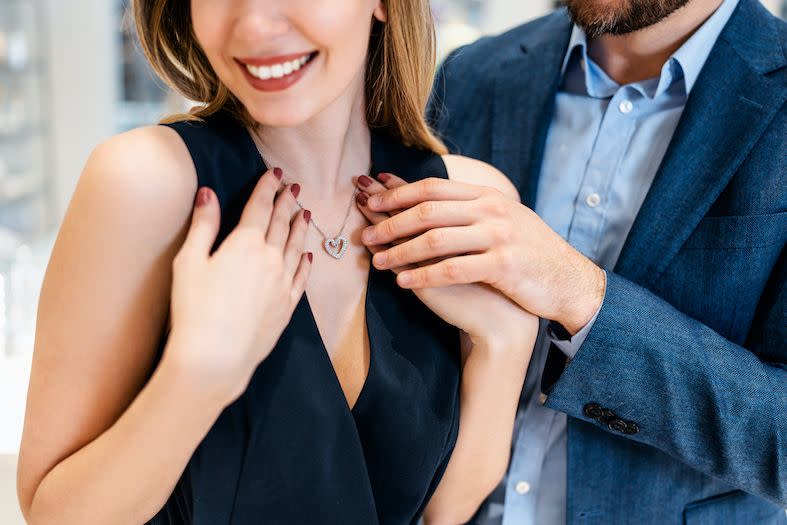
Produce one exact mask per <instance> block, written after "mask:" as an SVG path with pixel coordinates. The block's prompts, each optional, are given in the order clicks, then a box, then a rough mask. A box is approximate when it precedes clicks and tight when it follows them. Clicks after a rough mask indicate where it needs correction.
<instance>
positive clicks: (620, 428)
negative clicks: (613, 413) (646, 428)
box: [607, 418, 628, 434]
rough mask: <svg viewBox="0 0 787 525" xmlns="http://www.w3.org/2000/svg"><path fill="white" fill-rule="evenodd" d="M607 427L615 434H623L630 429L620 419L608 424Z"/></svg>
mask: <svg viewBox="0 0 787 525" xmlns="http://www.w3.org/2000/svg"><path fill="white" fill-rule="evenodd" d="M607 426H608V427H609V428H610V430H614V431H615V432H620V433H621V434H622V433H625V432H626V429H627V428H628V425H627V424H626V422H625V421H623V420H622V419H620V418H615V419H613V420H612V421H610V422H609V423H608V424H607Z"/></svg>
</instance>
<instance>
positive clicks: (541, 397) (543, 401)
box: [538, 392, 549, 405]
mask: <svg viewBox="0 0 787 525" xmlns="http://www.w3.org/2000/svg"><path fill="white" fill-rule="evenodd" d="M548 399H549V396H548V395H546V394H544V393H543V392H542V393H540V394H538V404H539V405H545V404H546V402H547V400H548Z"/></svg>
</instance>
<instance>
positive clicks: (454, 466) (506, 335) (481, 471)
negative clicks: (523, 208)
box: [424, 155, 538, 525]
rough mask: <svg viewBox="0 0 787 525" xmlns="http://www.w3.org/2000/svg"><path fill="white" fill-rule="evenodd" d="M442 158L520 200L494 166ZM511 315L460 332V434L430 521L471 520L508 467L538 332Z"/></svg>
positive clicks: (457, 171)
mask: <svg viewBox="0 0 787 525" xmlns="http://www.w3.org/2000/svg"><path fill="white" fill-rule="evenodd" d="M443 160H444V162H445V164H446V168H447V171H448V174H449V178H450V179H451V180H454V181H458V182H462V183H466V184H475V185H477V186H488V187H491V188H494V189H496V190H498V191H500V192H501V193H502V194H503V195H505V196H506V197H509V198H511V199H512V200H515V201H517V202H519V200H520V199H519V193H518V192H517V190H516V188H515V187H514V185H513V184H511V182H510V181H509V180H508V178H507V177H506V176H505V175H504V174H502V173H501V172H500V171H498V170H496V169H495V168H493V167H492V166H490V165H488V164H486V163H484V162H480V161H477V160H474V159H469V158H467V157H461V156H456V155H446V156H444V157H443ZM477 286H478V285H477ZM511 306H512V309H515V307H514V306H513V304H512V305H511ZM508 313H510V315H511V317H509V318H508V319H510V320H509V321H508V324H509V326H508V327H507V328H505V329H497V330H495V332H496V333H495V334H494V336H493V337H489V338H485V339H483V340H481V339H476V340H475V341H473V340H471V338H470V337H469V336H468V335H467V334H464V333H463V334H462V358H463V361H464V366H463V370H462V383H461V392H460V419H459V436H458V437H457V442H456V446H455V447H454V451H453V453H452V455H451V459H450V460H449V463H448V466H447V468H446V471H445V473H444V474H443V478H442V480H441V481H440V484H439V485H438V487H437V490H436V491H435V493H434V495H433V496H432V499H431V500H430V502H429V505H428V506H427V508H426V511H425V513H424V520H425V522H426V523H427V524H428V525H456V524H458V523H465V522H467V521H468V520H470V518H472V516H473V514H475V512H476V511H477V510H478V507H479V506H480V505H481V503H482V502H483V501H484V499H486V497H487V496H488V495H489V494H490V493H491V492H492V491H493V490H494V488H495V487H496V486H497V485H498V483H500V480H501V479H502V478H503V476H504V475H505V472H506V469H507V468H508V461H509V456H510V454H511V440H512V436H513V432H514V421H515V419H516V410H517V406H518V404H519V396H520V393H521V391H522V385H523V383H524V379H525V372H526V371H527V367H528V364H529V363H530V356H531V355H532V352H533V346H534V345H535V337H536V333H537V330H538V319H537V318H535V317H533V316H531V315H529V314H526V313H524V312H522V315H517V314H516V312H508ZM502 324H503V325H505V323H502Z"/></svg>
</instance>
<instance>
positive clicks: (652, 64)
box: [588, 0, 723, 85]
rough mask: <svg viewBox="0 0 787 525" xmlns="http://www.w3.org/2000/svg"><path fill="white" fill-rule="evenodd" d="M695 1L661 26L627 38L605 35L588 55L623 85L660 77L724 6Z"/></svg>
mask: <svg viewBox="0 0 787 525" xmlns="http://www.w3.org/2000/svg"><path fill="white" fill-rule="evenodd" d="M722 1H723V0H693V1H691V2H689V3H688V4H686V5H685V6H684V7H682V8H681V9H678V10H677V11H675V12H674V13H672V14H671V15H670V16H668V17H667V18H665V19H664V20H662V21H661V22H659V23H657V24H654V25H652V26H650V27H646V28H645V29H641V30H639V31H635V32H633V33H628V34H625V35H603V36H601V37H599V38H596V39H593V40H591V41H590V42H589V43H588V54H589V55H590V58H592V59H593V61H594V62H595V63H596V64H598V65H599V66H600V67H601V69H603V70H604V72H605V73H606V74H607V75H609V77H610V78H611V79H613V80H614V81H615V82H617V83H618V84H620V85H623V84H629V83H632V82H638V81H641V80H646V79H648V78H653V77H657V76H658V75H659V74H660V72H661V68H662V66H663V65H664V63H665V62H666V61H667V59H668V58H669V57H670V56H671V55H672V54H673V53H674V52H675V51H677V50H678V49H679V48H680V46H682V45H683V44H684V43H685V42H686V40H688V39H689V38H690V37H691V35H692V34H694V32H695V31H696V30H697V29H698V28H699V27H700V26H702V24H703V23H705V21H706V20H707V19H708V18H710V17H711V15H712V14H713V13H714V12H715V11H716V9H718V7H719V6H720V5H721V4H722Z"/></svg>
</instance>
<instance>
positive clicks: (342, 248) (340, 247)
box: [322, 235, 350, 259]
mask: <svg viewBox="0 0 787 525" xmlns="http://www.w3.org/2000/svg"><path fill="white" fill-rule="evenodd" d="M349 244H350V241H348V240H347V237H345V236H344V235H340V236H338V237H336V238H335V239H325V240H324V241H323V243H322V247H323V248H325V251H326V252H328V255H330V256H331V257H333V258H334V259H341V258H342V255H344V254H345V252H346V251H347V247H348V246H349Z"/></svg>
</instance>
